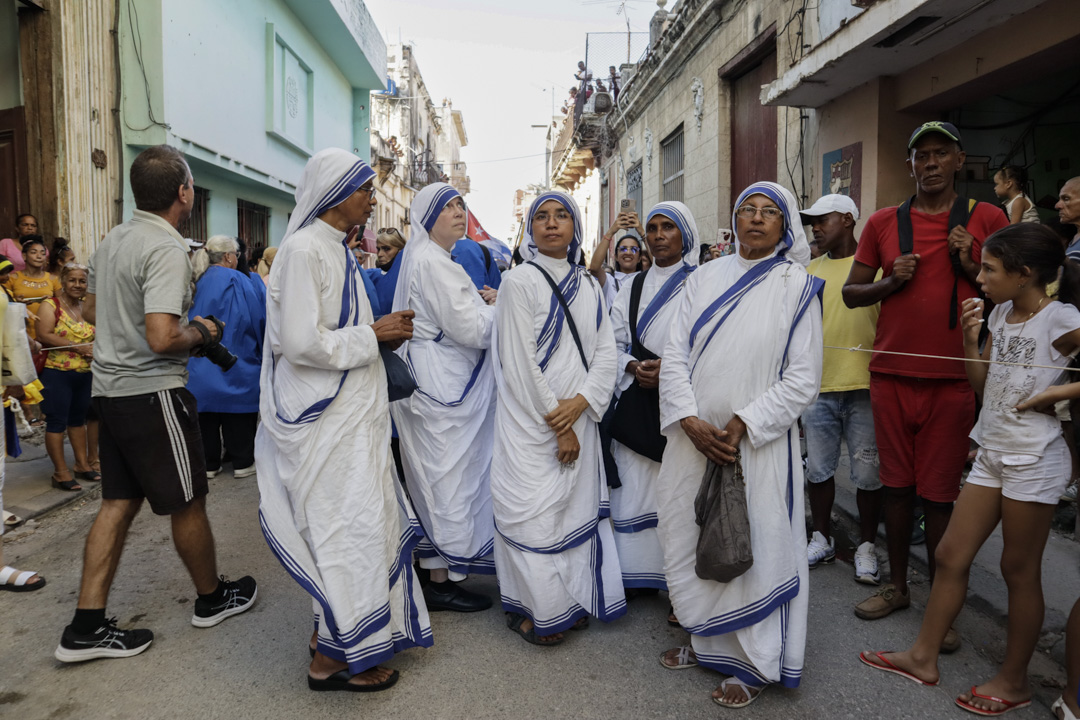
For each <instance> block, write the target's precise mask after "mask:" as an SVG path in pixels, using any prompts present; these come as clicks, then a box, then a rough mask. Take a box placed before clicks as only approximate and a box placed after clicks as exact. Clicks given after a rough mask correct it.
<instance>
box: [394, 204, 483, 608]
mask: <svg viewBox="0 0 1080 720" xmlns="http://www.w3.org/2000/svg"><path fill="white" fill-rule="evenodd" d="M411 217H412V233H411V235H410V237H409V242H407V243H406V244H405V249H404V250H403V251H402V257H401V260H400V262H401V271H400V274H399V275H398V282H397V289H396V290H395V292H394V310H406V309H411V310H413V311H415V312H416V318H415V320H414V331H413V337H412V339H411V340H409V341H407V342H406V343H405V344H404V345H402V346H401V347H400V348H399V349H398V350H397V352H398V354H399V355H401V356H402V357H403V358H404V359H405V360H406V362H408V364H409V367H410V368H411V369H412V372H413V376H414V377H415V378H416V382H417V386H418V390H417V391H416V392H415V393H413V394H412V395H411V396H410V397H408V398H406V399H404V400H400V401H398V402H395V403H393V404H392V405H391V407H390V412H391V414H392V415H393V417H394V422H395V423H396V425H397V429H398V437H400V438H401V456H402V457H401V459H402V465H403V466H404V469H405V482H406V485H407V486H408V488H409V496H410V497H411V498H412V501H413V504H414V506H415V508H416V514H417V516H418V517H419V518H420V524H421V525H422V526H423V528H424V535H425V537H424V540H422V541H421V543H420V546H419V548H418V553H419V555H420V566H421V567H424V568H427V569H429V570H432V576H431V580H432V582H431V583H430V584H429V585H428V586H427V588H425V596H426V597H427V599H428V608H429V609H430V610H455V611H459V612H471V611H474V610H486V609H487V608H489V607H491V599H490V598H488V597H486V596H484V595H480V594H478V593H473V592H470V591H468V590H465V589H464V588H461V587H458V586H457V585H456V583H455V582H454V581H459V580H464V579H465V576H466V575H467V574H469V573H486V574H493V573H494V572H495V562H494V560H493V559H492V557H491V553H492V542H493V537H494V534H495V526H494V520H493V518H492V513H491V489H490V479H489V472H490V469H491V454H492V444H493V442H494V422H495V375H494V373H493V371H492V362H491V357H490V355H491V353H490V348H491V332H492V328H493V326H494V324H495V308H494V307H492V306H490V305H487V304H486V303H485V302H484V301H483V300H482V299H481V297H480V294H479V293H478V292H477V290H476V287H475V286H474V285H473V282H472V280H471V279H470V278H469V275H468V274H467V273H466V272H465V270H464V269H463V268H462V267H461V266H460V265H458V264H457V263H455V262H454V261H453V260H452V259H451V257H450V249H451V248H452V247H453V246H454V243H455V242H457V241H458V240H459V239H460V238H462V237H463V236H464V235H465V230H466V215H465V205H464V202H463V201H462V198H461V195H460V194H459V193H458V191H457V190H455V189H454V188H453V187H452V186H450V185H447V184H446V183H433V184H431V185H428V186H427V187H425V188H424V189H423V190H421V191H420V192H419V193H418V194H417V196H416V199H415V200H413V203H412V210H411Z"/></svg>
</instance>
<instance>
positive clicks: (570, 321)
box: [528, 260, 589, 372]
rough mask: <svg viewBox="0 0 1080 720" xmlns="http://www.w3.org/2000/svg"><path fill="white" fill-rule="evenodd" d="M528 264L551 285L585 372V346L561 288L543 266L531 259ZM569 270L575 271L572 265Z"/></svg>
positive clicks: (586, 365) (587, 363)
mask: <svg viewBox="0 0 1080 720" xmlns="http://www.w3.org/2000/svg"><path fill="white" fill-rule="evenodd" d="M528 264H529V265H532V266H533V267H534V268H536V269H537V270H539V271H540V274H541V275H543V276H544V279H545V280H547V284H548V285H550V286H551V293H552V294H553V295H554V296H555V299H556V300H558V301H559V305H561V306H562V309H563V315H564V316H565V317H566V324H567V325H568V326H569V327H570V334H571V335H573V336H574V344H575V345H577V351H578V355H580V356H581V364H582V365H584V366H585V372H588V371H589V361H588V360H587V359H585V348H584V347H582V345H581V336H580V335H578V331H577V325H576V324H575V323H574V316H573V315H571V314H570V307H569V306H568V305H567V304H566V298H564V297H563V294H562V290H559V286H558V285H556V284H555V281H554V280H552V279H551V276H550V275H548V274H547V272H546V271H545V270H544V268H542V267H540V266H539V265H537V264H536V263H534V262H532V261H531V260H530V261H529V263H528ZM570 272H576V270H575V268H574V267H573V266H571V267H570Z"/></svg>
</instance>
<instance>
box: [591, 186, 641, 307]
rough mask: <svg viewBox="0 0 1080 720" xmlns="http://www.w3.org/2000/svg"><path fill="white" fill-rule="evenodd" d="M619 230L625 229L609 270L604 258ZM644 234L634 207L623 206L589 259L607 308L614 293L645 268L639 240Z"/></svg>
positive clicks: (613, 300)
mask: <svg viewBox="0 0 1080 720" xmlns="http://www.w3.org/2000/svg"><path fill="white" fill-rule="evenodd" d="M625 202H626V201H624V203H625ZM619 232H625V234H624V235H623V236H622V237H620V238H619V241H618V243H617V244H616V245H615V266H614V268H612V269H611V270H608V269H607V268H606V267H604V260H605V259H606V258H607V253H608V247H609V246H610V244H611V241H612V240H614V239H615V235H616V234H617V233H619ZM635 233H636V235H635ZM643 237H645V228H643V227H641V220H640V219H639V218H638V214H637V213H636V212H634V211H633V210H630V209H625V210H623V211H622V212H620V213H619V215H618V216H617V217H616V218H615V222H613V223H612V224H611V227H610V228H608V231H607V232H606V233H604V239H603V241H602V242H600V243H599V244H597V246H596V250H595V251H593V256H592V260H591V261H590V262H589V272H590V273H591V274H592V275H593V277H595V278H596V279H597V281H598V282H599V283H600V287H601V288H603V290H604V302H605V304H606V305H607V307H608V309H611V304H612V303H613V302H615V296H616V295H618V294H619V290H620V289H621V288H622V286H623V284H624V283H627V282H630V281H631V280H633V279H634V276H635V275H637V274H638V273H639V272H641V271H642V270H643V269H644V267H643V261H644V260H645V255H646V250H645V244H644V243H643V242H642V241H641V238H643Z"/></svg>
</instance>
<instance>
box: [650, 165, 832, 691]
mask: <svg viewBox="0 0 1080 720" xmlns="http://www.w3.org/2000/svg"><path fill="white" fill-rule="evenodd" d="M731 221H732V227H734V228H735V235H736V241H735V242H736V249H737V253H736V254H734V255H730V256H728V257H723V258H720V259H719V260H716V261H715V262H710V263H709V264H707V265H705V266H703V267H701V268H700V269H698V270H697V271H696V272H695V273H694V274H693V275H692V276H690V279H689V280H688V281H687V282H686V286H685V288H684V290H683V292H682V300H681V302H680V305H679V308H678V310H677V312H676V313H675V314H674V316H673V318H672V327H671V332H670V335H669V340H668V344H667V348H666V349H665V352H664V354H663V357H664V360H663V364H662V365H661V367H660V423H661V427H662V428H663V430H664V434H665V435H666V436H667V447H666V449H665V451H664V456H663V464H662V466H661V469H660V477H659V481H658V487H657V500H658V507H657V510H658V515H659V525H658V532H659V536H660V544H661V545H662V546H663V550H664V572H665V575H666V577H667V584H668V590H669V592H670V595H671V601H672V604H673V605H674V608H675V613H676V614H677V615H678V618H679V622H680V624H681V625H682V626H683V627H684V628H686V630H688V631H689V632H690V636H691V644H690V646H688V647H683V648H675V649H673V650H669V651H668V652H666V653H664V654H663V655H662V656H661V658H660V662H661V664H662V665H664V666H665V667H667V668H669V669H679V668H684V667H689V666H692V665H701V666H703V667H707V668H709V669H712V670H716V671H717V672H720V673H722V674H724V675H729V676H730V677H728V678H727V679H725V680H724V681H723V682H722V683H721V684H720V686H719V687H718V688H716V690H714V692H713V693H712V697H713V700H714V701H715V702H717V703H718V704H720V705H724V706H726V707H743V706H745V705H749V704H750V703H751V702H753V701H754V700H755V699H756V698H757V697H758V696H759V695H760V694H761V692H762V690H763V689H764V688H765V687H766V686H767V685H769V684H774V683H780V684H782V685H783V686H785V687H797V686H798V684H799V681H800V679H801V677H802V672H803V655H804V650H805V645H806V612H807V594H808V592H809V584H808V582H807V575H808V568H807V561H806V532H805V521H804V517H803V491H802V487H803V472H802V463H801V462H799V444H798V443H799V431H798V427H797V425H796V423H797V421H798V418H799V416H800V415H801V414H802V412H803V411H804V410H805V409H806V408H807V406H808V405H809V404H810V403H811V402H812V401H813V400H814V398H815V397H816V396H817V392H818V387H819V385H820V382H821V354H822V340H821V301H820V298H819V293H820V290H821V281H820V280H819V279H817V278H814V277H813V276H811V275H808V274H807V272H806V271H805V269H804V264H805V263H806V262H808V261H809V259H810V249H809V246H808V245H807V242H806V236H805V235H804V234H803V229H802V223H801V221H800V219H799V208H798V205H797V204H796V202H795V198H794V197H793V196H792V195H791V193H790V192H788V191H787V190H786V189H784V188H782V187H780V186H779V185H776V184H774V183H767V182H762V183H755V184H754V185H751V186H750V187H748V188H747V189H746V190H744V191H743V192H742V193H741V194H740V195H739V198H738V200H737V202H736V203H735V211H734V213H733V214H732V218H731ZM707 460H711V461H713V462H714V463H716V464H717V465H725V464H730V463H735V462H739V463H741V467H742V471H743V476H744V478H745V483H746V486H745V487H746V502H747V512H748V515H749V524H750V540H751V545H752V551H753V565H752V566H751V567H750V568H749V570H747V571H746V572H745V573H744V574H742V575H740V576H738V577H736V578H735V579H733V580H731V581H730V582H726V583H722V582H717V581H714V580H705V579H702V578H700V577H698V576H697V574H696V572H695V560H696V558H695V549H696V544H697V541H698V526H697V525H696V523H695V514H694V498H695V496H696V495H697V492H698V489H699V487H700V485H701V482H702V476H703V475H704V474H705V471H706V461H707Z"/></svg>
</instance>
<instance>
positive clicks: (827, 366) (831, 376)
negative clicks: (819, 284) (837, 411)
mask: <svg viewBox="0 0 1080 720" xmlns="http://www.w3.org/2000/svg"><path fill="white" fill-rule="evenodd" d="M854 262H855V256H854V255H852V256H851V257H846V258H841V259H840V260H833V259H832V258H830V257H829V256H828V255H822V256H821V257H819V258H815V259H814V260H812V261H811V262H810V266H809V267H808V268H807V271H808V272H809V273H810V274H811V275H814V276H816V277H819V278H821V279H822V280H824V281H825V290H824V292H823V294H822V303H821V307H822V312H823V322H822V334H823V336H824V339H825V345H826V349H825V356H824V360H823V363H822V367H821V392H823V393H826V392H845V391H848V390H866V389H869V387H870V357H871V355H870V353H866V352H851V351H848V350H830V349H829V348H828V346H830V345H831V346H833V347H842V348H849V347H856V346H859V345H861V346H862V347H864V348H866V349H867V350H870V349H872V348H873V347H874V335H875V333H876V332H877V319H878V313H879V312H880V311H881V305H880V303H879V304H877V305H871V306H870V307H861V308H849V307H848V306H847V305H845V304H844V298H843V295H842V290H843V288H844V283H845V282H847V278H848V273H850V272H851V265H852V263H854ZM880 278H881V271H878V274H877V279H880Z"/></svg>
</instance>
